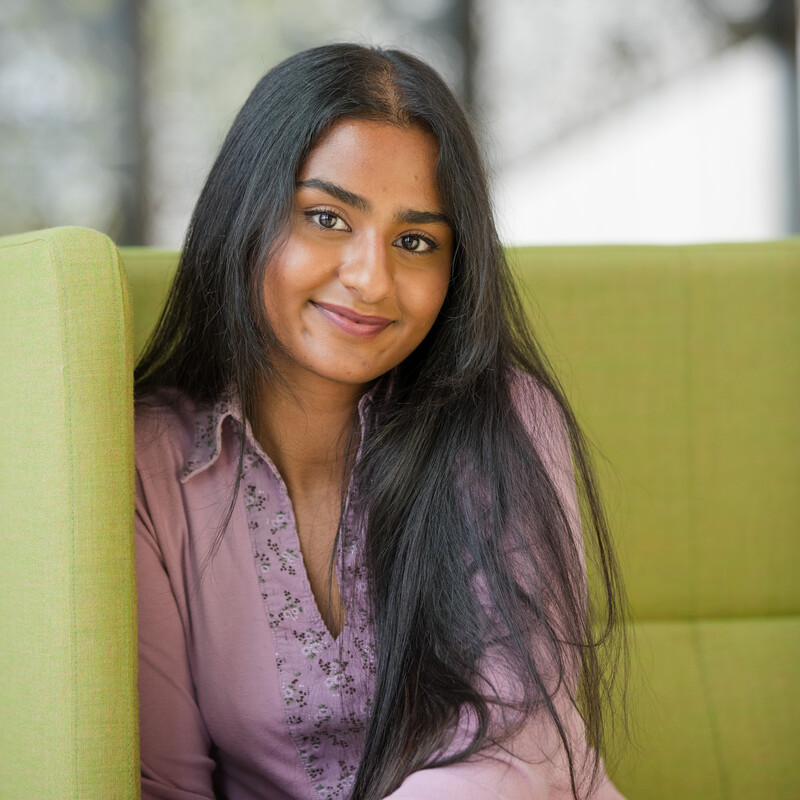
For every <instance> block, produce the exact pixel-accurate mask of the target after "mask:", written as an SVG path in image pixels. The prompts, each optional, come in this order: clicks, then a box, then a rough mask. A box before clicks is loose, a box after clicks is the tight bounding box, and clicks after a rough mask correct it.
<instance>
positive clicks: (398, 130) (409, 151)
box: [298, 120, 442, 211]
mask: <svg viewBox="0 0 800 800" xmlns="http://www.w3.org/2000/svg"><path fill="white" fill-rule="evenodd" d="M438 158H439V144H438V142H437V141H436V137H435V136H434V135H433V134H432V133H431V132H430V131H427V130H425V129H424V128H422V127H419V126H410V127H400V126H397V125H391V124H389V123H384V122H372V121H367V120H343V121H341V122H338V123H337V124H336V125H334V126H333V127H332V128H331V129H330V130H329V131H328V132H327V133H326V134H325V135H324V136H323V137H322V138H321V139H320V141H319V142H318V143H317V145H316V146H315V147H314V148H313V149H312V150H311V152H310V153H309V155H308V157H307V158H306V159H305V161H304V162H303V165H302V166H301V168H300V172H299V174H298V180H299V181H306V180H310V179H311V178H317V179H322V180H326V181H329V182H332V183H336V184H337V185H339V186H342V187H343V188H345V189H348V190H349V191H352V192H356V193H357V194H361V195H363V196H364V197H366V198H367V199H368V200H369V201H370V202H371V203H386V204H391V205H393V206H406V207H412V208H418V207H422V206H421V205H420V204H424V207H425V208H429V209H430V210H439V211H441V210H442V201H441V197H440V195H439V189H438V185H437V181H436V164H437V161H438Z"/></svg>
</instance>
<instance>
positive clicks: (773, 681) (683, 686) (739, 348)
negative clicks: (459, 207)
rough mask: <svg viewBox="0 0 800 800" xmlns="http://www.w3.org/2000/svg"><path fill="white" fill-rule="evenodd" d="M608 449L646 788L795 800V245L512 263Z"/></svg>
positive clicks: (634, 760) (630, 250)
mask: <svg viewBox="0 0 800 800" xmlns="http://www.w3.org/2000/svg"><path fill="white" fill-rule="evenodd" d="M512 261H513V262H514V263H515V264H516V266H517V268H518V270H519V273H520V276H521V279H522V281H523V285H524V288H525V291H526V295H527V298H528V302H529V307H530V309H531V313H532V314H533V316H534V319H535V320H536V322H537V327H538V329H539V332H540V335H541V336H542V338H543V339H544V341H545V344H546V348H547V350H548V353H549V354H550V356H551V358H552V360H553V362H554V365H555V366H556V369H557V370H558V372H559V373H560V374H561V376H562V378H563V382H564V384H565V388H566V389H567V392H568V394H569V395H570V398H571V399H572V401H573V403H574V406H575V408H576V412H577V414H578V417H579V420H580V421H581V422H582V423H583V425H584V427H585V428H586V430H587V431H588V433H589V435H590V437H591V439H592V440H593V441H594V442H595V443H596V444H597V447H598V448H599V451H600V453H601V454H602V456H603V458H601V459H599V463H598V466H599V468H600V474H601V480H602V484H603V490H604V495H605V497H606V499H607V501H608V505H609V509H610V513H611V522H612V528H613V530H614V531H615V534H616V537H617V542H618V547H619V553H620V560H621V563H622V566H623V570H624V573H625V576H626V583H627V586H628V589H629V592H630V599H631V604H632V611H633V615H634V620H635V624H634V626H633V632H634V635H635V639H636V645H637V647H636V651H635V655H634V675H633V685H634V691H633V696H634V704H633V710H634V724H635V729H636V731H637V732H638V734H639V739H640V747H641V750H640V751H639V752H638V753H636V752H631V753H629V754H628V755H627V758H626V760H624V761H623V762H622V763H621V764H620V765H619V767H618V769H617V771H616V774H615V778H616V780H617V782H618V785H619V786H620V789H621V790H623V791H625V792H626V793H627V794H628V795H629V796H630V797H631V798H647V800H662V798H663V800H667V799H668V798H670V799H672V798H676V797H680V798H698V800H699V799H700V798H704V799H705V800H712V798H725V800H728V799H730V800H733V799H734V798H736V800H738V799H739V798H741V799H742V800H744V798H754V797H764V798H766V797H769V798H771V799H772V798H786V800H789V798H798V797H800V758H798V755H797V753H798V750H799V749H800V701H798V683H799V682H800V667H798V664H800V581H798V579H797V574H798V568H800V491H799V489H800V413H799V411H800V241H791V242H776V243H769V244H753V245H750V244H737V245H716V246H695V247H594V248H587V247H569V248H567V247H564V248H557V247H553V248H528V249H524V250H521V251H518V252H516V253H514V254H512Z"/></svg>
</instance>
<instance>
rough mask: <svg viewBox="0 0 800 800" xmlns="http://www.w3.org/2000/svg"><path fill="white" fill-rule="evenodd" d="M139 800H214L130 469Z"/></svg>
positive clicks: (149, 523)
mask: <svg viewBox="0 0 800 800" xmlns="http://www.w3.org/2000/svg"><path fill="white" fill-rule="evenodd" d="M135 543H136V576H137V596H138V615H139V718H140V723H139V726H140V747H141V762H140V763H141V779H142V800H201V799H202V800H213V798H214V792H213V789H212V780H211V775H212V772H213V770H214V762H213V760H212V759H211V758H210V755H209V750H210V744H211V743H210V738H209V736H208V732H207V731H206V727H205V724H204V722H203V719H202V717H201V715H200V711H199V709H198V707H197V703H196V700H195V691H194V686H193V683H192V676H191V672H190V668H189V659H188V656H187V651H186V641H185V636H184V628H183V623H182V621H181V617H180V614H179V610H178V604H177V602H176V599H175V595H174V592H173V589H172V586H171V583H170V579H169V574H168V572H167V569H166V565H165V562H164V558H163V554H162V550H161V547H160V546H159V541H158V536H157V532H156V530H155V528H154V525H153V520H152V517H151V514H150V510H149V508H148V503H147V500H146V498H145V492H144V489H143V485H142V480H141V477H140V474H139V470H138V469H137V472H136V522H135Z"/></svg>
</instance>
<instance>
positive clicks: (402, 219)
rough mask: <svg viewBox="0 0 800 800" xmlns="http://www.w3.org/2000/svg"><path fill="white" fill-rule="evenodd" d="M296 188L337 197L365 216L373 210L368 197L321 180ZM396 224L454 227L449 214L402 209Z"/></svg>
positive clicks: (303, 183) (301, 183) (310, 179)
mask: <svg viewBox="0 0 800 800" xmlns="http://www.w3.org/2000/svg"><path fill="white" fill-rule="evenodd" d="M295 187H296V188H298V189H300V188H302V189H319V190H320V191H323V192H325V193H326V194H329V195H330V196H331V197H335V198H336V199H337V200H338V201H339V202H341V203H344V204H345V205H348V206H351V207H352V208H355V209H357V210H358V211H361V212H363V213H365V214H366V213H369V211H371V209H372V204H371V203H370V202H369V200H367V198H366V197H362V196H361V195H360V194H356V193H355V192H351V191H349V190H347V189H345V188H344V187H343V186H339V185H338V184H336V183H331V182H330V181H325V180H322V179H321V178H309V179H308V180H307V181H298V182H297V183H296V184H295ZM395 222H397V223H400V224H404V225H430V224H436V223H439V224H442V225H447V226H448V227H450V228H452V227H453V225H452V223H451V222H450V219H449V218H448V216H447V214H442V213H441V212H440V211H418V210H416V209H413V208H401V209H400V210H399V211H398V212H397V214H395Z"/></svg>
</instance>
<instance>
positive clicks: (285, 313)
mask: <svg viewBox="0 0 800 800" xmlns="http://www.w3.org/2000/svg"><path fill="white" fill-rule="evenodd" d="M437 157H438V144H437V141H436V139H435V138H434V137H433V135H432V134H430V133H428V132H426V131H424V130H423V129H421V128H417V127H412V128H399V127H396V126H393V125H389V124H385V123H377V122H367V121H363V120H346V121H342V122H340V123H338V124H337V125H336V126H335V127H333V128H332V129H331V131H330V132H329V133H328V134H327V135H326V136H325V137H323V138H322V139H321V140H320V142H319V144H318V145H317V146H316V147H315V148H314V149H313V150H312V151H311V153H310V154H309V156H308V158H307V159H306V161H305V163H304V164H303V166H302V168H301V170H300V174H299V175H298V179H297V184H296V187H295V202H294V210H293V213H292V220H291V227H290V231H289V236H288V239H287V242H286V245H285V246H284V247H283V249H282V250H281V251H280V252H279V254H278V255H277V256H276V257H275V258H274V259H273V260H272V261H271V262H270V263H269V264H268V265H267V270H266V278H265V286H264V298H265V303H266V311H267V315H268V317H269V320H270V324H271V325H272V329H273V331H274V332H275V335H276V336H277V338H278V341H279V342H280V343H281V344H282V345H283V347H284V348H285V350H286V355H285V356H284V355H283V354H276V355H275V356H274V358H273V363H274V366H275V368H276V369H277V370H278V371H279V373H280V374H281V375H282V376H283V377H284V378H286V379H287V380H288V381H289V382H290V384H292V383H296V382H297V381H302V380H304V379H307V378H308V377H310V376H311V375H314V376H317V377H319V378H323V379H325V380H327V381H333V382H336V383H340V384H350V385H361V384H364V383H367V382H368V381H370V380H372V379H374V378H377V377H378V376H380V375H382V374H384V373H385V372H387V371H389V370H390V369H392V368H393V367H395V366H396V365H397V364H399V363H400V362H401V361H402V360H403V359H404V358H405V357H406V356H408V355H409V354H410V353H411V352H412V351H413V350H414V348H416V347H417V345H418V344H419V343H420V342H421V341H422V340H423V339H424V338H425V336H426V334H427V333H428V331H429V330H430V329H431V327H432V325H433V323H434V321H435V320H436V317H437V315H438V313H439V310H440V309H441V307H442V303H443V302H444V298H445V294H446V292H447V285H448V281H449V279H450V263H451V261H452V257H453V232H452V230H451V228H450V225H449V224H448V222H447V219H446V218H445V216H444V207H443V204H442V199H441V197H440V196H439V190H438V188H437V186H436V179H435V170H436V161H437Z"/></svg>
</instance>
